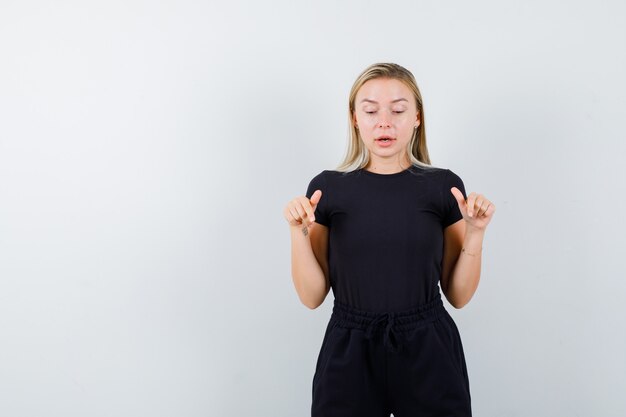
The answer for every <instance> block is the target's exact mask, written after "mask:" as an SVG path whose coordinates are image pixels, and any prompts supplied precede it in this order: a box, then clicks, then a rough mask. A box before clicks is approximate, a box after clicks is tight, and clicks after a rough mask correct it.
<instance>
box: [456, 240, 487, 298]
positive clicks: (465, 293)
mask: <svg viewBox="0 0 626 417" xmlns="http://www.w3.org/2000/svg"><path fill="white" fill-rule="evenodd" d="M484 236H485V231H484V229H483V230H480V229H470V228H468V229H467V230H466V232H465V238H464V240H463V248H464V250H462V251H461V253H460V254H459V258H458V260H457V262H456V264H455V265H454V268H453V270H452V273H451V274H450V280H449V282H448V291H447V292H448V294H447V298H448V300H450V303H451V304H452V305H453V306H454V307H455V308H461V307H463V306H465V305H466V304H467V303H468V302H469V301H470V300H471V298H472V297H473V295H474V293H475V292H476V289H477V288H478V282H479V281H480V267H481V261H482V246H483V239H484Z"/></svg>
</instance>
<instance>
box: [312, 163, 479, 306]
mask: <svg viewBox="0 0 626 417" xmlns="http://www.w3.org/2000/svg"><path fill="white" fill-rule="evenodd" d="M451 187H457V188H458V189H459V190H461V192H462V193H463V196H464V197H465V198H467V195H466V194H465V186H464V184H463V181H462V180H461V178H460V177H459V176H458V175H456V174H455V173H454V172H452V171H451V170H449V169H444V168H438V167H433V168H423V167H420V166H418V165H412V166H411V167H409V168H408V169H405V170H404V171H401V172H397V173H394V174H377V173H373V172H369V171H367V170H365V169H363V168H361V169H358V170H356V171H352V172H340V171H331V170H324V171H322V172H321V173H319V174H318V175H316V176H315V177H314V178H313V179H312V180H311V181H310V183H309V186H308V189H307V191H306V196H307V198H311V196H312V195H313V192H315V190H317V189H319V190H322V198H321V200H320V202H319V204H318V205H317V208H316V210H315V221H316V222H317V223H320V224H323V225H325V226H327V227H328V228H329V248H328V263H329V271H330V284H331V288H332V291H333V294H334V296H335V298H336V299H337V300H338V301H341V302H344V303H346V304H348V305H350V306H353V307H355V308H358V309H361V310H370V311H375V312H384V311H401V310H406V309H410V308H413V307H415V306H417V305H420V304H424V303H426V302H428V301H430V300H431V299H433V298H434V297H435V296H436V294H437V293H438V292H439V280H440V278H441V271H442V259H443V230H444V228H445V227H447V226H449V225H451V224H453V223H455V222H457V221H458V220H461V219H462V218H463V215H462V214H461V210H460V209H459V206H458V203H457V201H456V199H455V198H454V195H453V194H452V192H450V188H451ZM314 227H315V226H314Z"/></svg>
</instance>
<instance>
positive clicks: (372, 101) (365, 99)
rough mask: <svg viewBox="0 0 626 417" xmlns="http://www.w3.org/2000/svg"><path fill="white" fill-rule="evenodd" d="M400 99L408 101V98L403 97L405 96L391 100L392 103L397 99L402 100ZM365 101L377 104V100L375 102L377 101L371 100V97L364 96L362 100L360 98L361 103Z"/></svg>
mask: <svg viewBox="0 0 626 417" xmlns="http://www.w3.org/2000/svg"><path fill="white" fill-rule="evenodd" d="M402 100H404V101H406V102H408V101H409V100H407V99H405V98H397V99H395V100H392V101H391V102H392V103H397V102H398V101H402ZM365 101H367V102H369V103H375V104H378V102H377V101H374V100H371V99H369V98H364V99H363V100H361V103H363V102H365Z"/></svg>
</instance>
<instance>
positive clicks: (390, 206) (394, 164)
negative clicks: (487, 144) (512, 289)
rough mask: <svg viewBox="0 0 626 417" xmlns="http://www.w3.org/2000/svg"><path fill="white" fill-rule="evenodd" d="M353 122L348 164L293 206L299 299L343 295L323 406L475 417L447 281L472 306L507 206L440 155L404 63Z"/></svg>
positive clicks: (352, 113) (363, 85) (381, 73)
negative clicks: (435, 159)
mask: <svg viewBox="0 0 626 417" xmlns="http://www.w3.org/2000/svg"><path fill="white" fill-rule="evenodd" d="M349 123H350V135H349V146H348V151H347V155H346V157H345V160H344V161H343V163H342V164H341V165H340V166H339V167H337V169H336V170H324V171H322V172H321V173H319V174H318V175H316V176H315V177H314V178H313V179H312V180H311V182H310V183H309V186H308V189H307V192H306V195H305V196H299V197H297V198H295V199H293V200H291V201H290V202H289V203H288V204H287V207H285V210H284V215H285V219H286V220H287V221H288V223H289V225H290V229H291V239H292V243H291V262H292V278H293V282H294V285H295V289H296V291H297V293H298V296H299V298H300V300H301V302H302V303H303V304H304V305H306V306H307V307H309V308H311V309H314V308H317V307H318V306H319V305H320V304H322V302H323V301H324V299H325V298H326V295H327V294H328V292H329V290H330V288H332V289H333V294H334V300H333V311H332V315H331V317H330V320H329V322H328V325H327V327H326V332H325V334H324V339H323V341H322V345H321V348H320V352H319V355H318V358H317V364H316V369H315V374H314V376H313V384H312V385H313V386H312V404H311V415H312V417H339V416H342V417H348V416H354V417H357V416H358V417H383V416H385V417H389V415H390V414H391V413H393V415H394V417H414V416H418V415H419V416H423V417H427V416H449V417H452V416H458V417H468V416H471V413H472V411H471V399H470V387H469V378H468V373H467V367H466V363H465V356H464V352H463V345H462V342H461V337H460V333H459V331H458V329H457V326H456V324H455V322H454V321H453V319H452V317H451V316H450V314H449V313H448V312H447V310H446V309H445V308H444V305H443V302H442V298H441V293H440V291H439V289H440V287H439V285H441V292H443V294H444V295H445V297H446V299H447V300H448V301H449V302H450V304H451V305H452V306H453V307H455V308H457V309H460V308H462V307H463V306H465V305H466V304H467V303H468V302H469V301H470V299H471V298H472V296H473V294H474V292H475V291H476V288H477V286H478V281H479V278H480V264H481V249H482V242H483V237H484V234H485V229H486V227H487V224H488V223H489V221H490V220H491V218H492V216H493V214H494V212H495V206H494V204H493V203H492V202H491V201H489V200H488V199H487V198H485V196H484V195H482V194H478V193H475V192H472V193H470V194H469V196H468V195H466V193H465V187H464V184H463V181H462V180H461V178H460V177H459V176H458V175H457V174H455V173H454V172H453V171H451V170H449V169H446V168H439V167H435V166H432V165H431V164H430V158H429V156H428V150H427V147H426V133H425V126H424V109H423V105H422V97H421V94H420V91H419V89H418V87H417V84H416V82H415V78H414V77H413V75H412V74H411V72H409V71H408V70H407V69H405V68H403V67H402V66H400V65H397V64H392V63H379V64H374V65H371V66H370V67H368V68H367V69H365V71H363V73H361V75H360V76H359V77H358V78H357V80H356V81H355V83H354V85H353V86H352V90H351V92H350V98H349Z"/></svg>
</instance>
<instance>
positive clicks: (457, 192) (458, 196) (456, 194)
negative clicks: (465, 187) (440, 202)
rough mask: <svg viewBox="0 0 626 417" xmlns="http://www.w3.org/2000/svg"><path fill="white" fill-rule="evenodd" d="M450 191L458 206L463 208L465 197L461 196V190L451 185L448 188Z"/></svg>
mask: <svg viewBox="0 0 626 417" xmlns="http://www.w3.org/2000/svg"><path fill="white" fill-rule="evenodd" d="M450 192H451V193H452V195H453V196H454V198H456V202H457V203H459V208H461V209H464V208H466V207H465V204H466V203H465V197H464V196H463V193H462V192H461V190H459V189H458V188H456V187H452V188H450Z"/></svg>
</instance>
